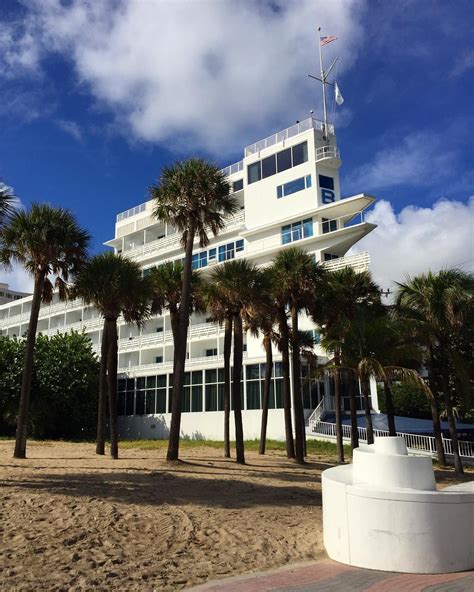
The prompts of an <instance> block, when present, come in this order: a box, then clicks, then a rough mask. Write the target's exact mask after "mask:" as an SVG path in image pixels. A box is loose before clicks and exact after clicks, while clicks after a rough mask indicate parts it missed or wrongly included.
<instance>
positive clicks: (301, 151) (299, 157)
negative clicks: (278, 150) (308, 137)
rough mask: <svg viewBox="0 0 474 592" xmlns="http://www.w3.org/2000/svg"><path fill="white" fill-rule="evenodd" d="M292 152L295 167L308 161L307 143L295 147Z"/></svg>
mask: <svg viewBox="0 0 474 592" xmlns="http://www.w3.org/2000/svg"><path fill="white" fill-rule="evenodd" d="M291 151H292V153H293V166H297V165H299V164H302V163H303V162H306V161H307V160H308V144H307V143H306V142H302V143H301V144H297V145H296V146H293V148H292V149H291Z"/></svg>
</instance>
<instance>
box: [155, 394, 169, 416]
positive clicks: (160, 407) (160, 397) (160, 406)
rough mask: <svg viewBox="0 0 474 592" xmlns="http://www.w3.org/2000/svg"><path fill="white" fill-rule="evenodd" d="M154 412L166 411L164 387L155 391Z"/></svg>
mask: <svg viewBox="0 0 474 592" xmlns="http://www.w3.org/2000/svg"><path fill="white" fill-rule="evenodd" d="M170 409H171V407H170ZM156 413H166V389H158V390H157V391H156Z"/></svg>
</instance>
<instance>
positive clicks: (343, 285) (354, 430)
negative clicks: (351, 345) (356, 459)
mask: <svg viewBox="0 0 474 592" xmlns="http://www.w3.org/2000/svg"><path fill="white" fill-rule="evenodd" d="M381 306H382V304H381V301H380V290H379V287H378V286H377V285H376V284H375V282H374V281H373V280H372V277H371V275H370V273H369V272H367V271H364V272H357V271H355V270H354V269H353V268H352V267H345V268H342V269H338V270H335V271H332V272H330V273H329V274H328V276H327V279H326V283H325V285H324V288H323V290H322V291H321V292H320V293H319V297H318V298H317V299H316V301H315V306H314V307H313V311H312V317H313V320H314V322H315V323H316V324H318V325H319V326H320V328H321V331H322V334H323V340H322V344H323V346H324V347H326V348H327V349H329V350H330V351H333V352H334V366H335V368H333V369H332V370H331V374H332V375H333V376H334V379H335V380H334V387H335V389H334V390H335V393H334V394H335V411H336V434H337V438H336V440H337V448H338V458H339V461H341V460H342V459H343V455H344V448H343V439H342V413H341V399H342V397H341V390H340V387H341V376H344V377H347V379H348V386H349V388H348V390H349V398H350V413H351V440H352V442H351V443H352V446H355V445H358V438H357V434H358V426H357V407H356V399H355V393H354V382H353V379H354V377H355V375H356V371H355V369H354V364H351V363H349V361H348V360H345V359H342V358H343V356H342V348H343V346H344V342H345V340H346V339H347V336H348V334H349V333H350V331H351V330H352V325H353V323H354V320H355V318H356V316H358V317H359V318H361V316H363V315H364V314H369V312H370V311H372V310H373V309H376V310H380V307H381ZM328 371H329V369H328ZM361 387H362V390H363V393H364V395H365V396H364V401H365V416H366V423H367V430H368V433H369V434H373V430H372V416H371V414H370V402H369V401H370V400H369V394H370V388H369V382H368V381H367V380H366V379H365V377H362V380H361Z"/></svg>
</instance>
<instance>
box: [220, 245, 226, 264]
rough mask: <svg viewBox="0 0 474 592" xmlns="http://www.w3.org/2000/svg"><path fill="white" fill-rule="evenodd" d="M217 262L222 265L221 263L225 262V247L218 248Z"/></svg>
mask: <svg viewBox="0 0 474 592" xmlns="http://www.w3.org/2000/svg"><path fill="white" fill-rule="evenodd" d="M219 261H220V262H221V263H222V261H225V245H221V246H220V247H219Z"/></svg>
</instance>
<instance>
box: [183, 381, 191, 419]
mask: <svg viewBox="0 0 474 592" xmlns="http://www.w3.org/2000/svg"><path fill="white" fill-rule="evenodd" d="M190 410H191V387H189V386H185V387H184V389H183V395H182V399H181V411H183V412H184V413H187V412H189V411H190Z"/></svg>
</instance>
